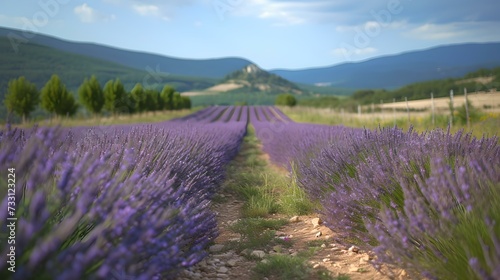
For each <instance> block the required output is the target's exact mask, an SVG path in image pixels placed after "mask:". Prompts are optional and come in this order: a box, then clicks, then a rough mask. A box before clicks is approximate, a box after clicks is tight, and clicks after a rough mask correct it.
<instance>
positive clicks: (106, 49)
mask: <svg viewBox="0 0 500 280" xmlns="http://www.w3.org/2000/svg"><path fill="white" fill-rule="evenodd" d="M9 35H10V36H18V37H20V38H24V36H23V31H21V30H17V29H10V28H3V27H0V36H5V37H7V36H9ZM28 41H29V42H30V43H35V44H38V45H42V46H46V47H51V48H54V49H57V50H61V51H66V52H70V53H74V54H80V55H85V56H89V57H92V58H97V59H102V60H106V61H110V62H114V63H118V64H121V65H124V66H128V67H131V68H134V69H138V70H142V71H148V70H150V69H159V70H160V71H161V72H163V73H168V74H173V75H179V76H192V77H203V78H222V77H224V75H226V74H227V73H230V72H232V71H236V70H238V69H240V68H242V67H244V66H246V65H248V64H251V63H253V62H251V61H250V60H247V59H244V58H238V57H223V58H209V59H187V58H177V57H170V56H166V55H160V54H153V53H148V52H142V51H136V50H125V49H121V48H118V47H115V46H105V45H102V44H96V43H88V42H74V41H69V40H65V39H60V38H57V37H54V36H51V35H45V34H41V33H35V34H34V36H33V38H31V39H29V40H28ZM20 47H22V45H20Z"/></svg>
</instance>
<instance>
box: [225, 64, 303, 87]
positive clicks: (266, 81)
mask: <svg viewBox="0 0 500 280" xmlns="http://www.w3.org/2000/svg"><path fill="white" fill-rule="evenodd" d="M220 84H237V85H239V86H240V87H238V88H237V89H233V90H230V91H228V92H233V93H235V92H262V93H268V94H280V93H293V94H303V93H305V92H304V90H302V89H301V88H299V87H298V86H297V85H296V84H294V83H292V82H290V81H288V80H285V79H283V78H282V77H280V76H278V75H275V74H271V73H269V72H267V71H264V70H262V69H260V68H259V67H258V66H257V65H255V64H249V65H247V66H245V67H244V68H243V69H240V70H237V71H234V72H232V73H230V74H228V75H227V76H226V77H225V78H224V79H223V80H222V82H221V83H220Z"/></svg>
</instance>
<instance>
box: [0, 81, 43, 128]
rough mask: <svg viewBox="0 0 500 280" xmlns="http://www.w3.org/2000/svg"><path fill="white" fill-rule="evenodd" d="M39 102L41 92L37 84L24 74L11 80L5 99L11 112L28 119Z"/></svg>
mask: <svg viewBox="0 0 500 280" xmlns="http://www.w3.org/2000/svg"><path fill="white" fill-rule="evenodd" d="M39 102H40V94H39V92H38V90H37V88H36V86H35V84H33V83H31V82H29V81H28V80H26V78H25V77H24V76H22V77H20V78H18V79H14V80H11V81H10V82H9V86H8V90H7V95H6V96H5V100H4V104H5V106H6V107H7V110H9V112H14V113H16V114H18V115H19V116H22V117H23V119H26V118H28V117H29V114H30V113H31V112H32V111H33V110H35V108H36V106H37V105H38V103H39Z"/></svg>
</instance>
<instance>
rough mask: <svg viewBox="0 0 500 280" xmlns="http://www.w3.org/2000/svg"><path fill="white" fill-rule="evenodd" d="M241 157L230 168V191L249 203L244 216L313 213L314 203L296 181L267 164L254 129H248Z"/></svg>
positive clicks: (228, 182)
mask: <svg viewBox="0 0 500 280" xmlns="http://www.w3.org/2000/svg"><path fill="white" fill-rule="evenodd" d="M240 156H241V158H242V159H240V160H239V162H237V164H233V165H231V166H229V168H228V172H227V173H228V174H229V178H228V180H227V182H226V188H227V189H229V190H230V191H232V192H234V193H236V194H237V195H238V196H239V197H240V198H242V199H243V200H245V205H244V207H243V213H242V214H243V217H247V218H255V217H267V216H268V215H270V214H284V215H302V214H308V213H311V212H312V210H313V209H314V205H313V203H312V202H311V201H310V200H309V199H308V197H307V195H306V194H305V192H304V191H303V190H302V189H301V188H299V186H297V184H296V183H295V180H294V179H293V178H290V177H288V176H287V174H286V172H285V171H279V170H276V169H275V168H272V167H271V166H269V165H268V164H267V161H266V160H265V159H264V157H263V154H262V152H261V151H260V148H259V141H258V140H257V138H256V136H255V131H254V129H253V128H252V127H250V128H249V129H248V135H247V136H246V137H245V139H244V143H243V147H242V150H241V152H240ZM237 161H238V160H237Z"/></svg>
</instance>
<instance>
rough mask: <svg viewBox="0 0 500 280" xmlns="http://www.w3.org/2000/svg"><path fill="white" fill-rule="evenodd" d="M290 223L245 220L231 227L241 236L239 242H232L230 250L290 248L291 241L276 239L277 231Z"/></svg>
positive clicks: (261, 219)
mask: <svg viewBox="0 0 500 280" xmlns="http://www.w3.org/2000/svg"><path fill="white" fill-rule="evenodd" d="M287 223H288V221H287V220H284V219H263V218H245V219H241V220H239V221H238V222H236V223H235V224H233V225H231V226H230V229H231V230H232V231H234V232H236V233H239V234H240V235H241V240H240V241H239V242H232V243H231V244H230V246H229V248H234V249H237V250H239V251H241V250H244V249H254V250H255V249H262V250H266V251H267V250H270V249H271V248H273V247H274V246H276V245H280V246H282V247H290V246H291V245H292V243H291V242H290V241H289V240H283V239H280V238H276V236H275V231H276V230H278V229H280V228H281V227H283V226H284V225H286V224H287Z"/></svg>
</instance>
